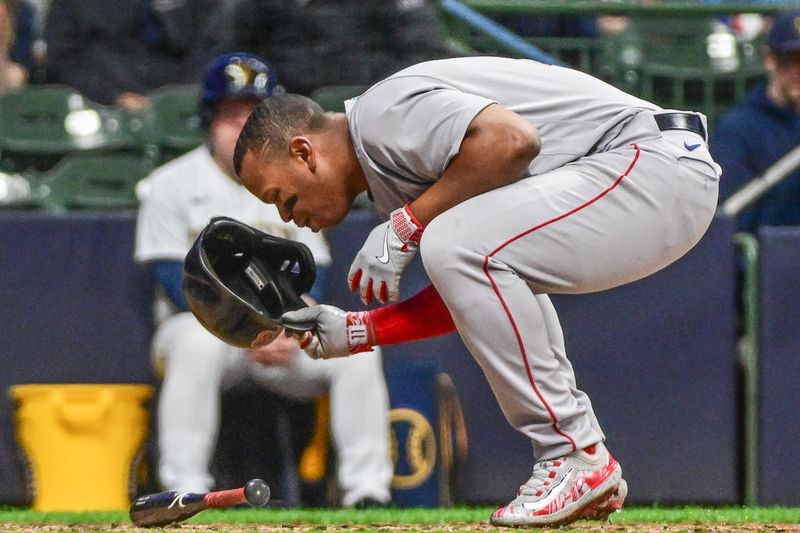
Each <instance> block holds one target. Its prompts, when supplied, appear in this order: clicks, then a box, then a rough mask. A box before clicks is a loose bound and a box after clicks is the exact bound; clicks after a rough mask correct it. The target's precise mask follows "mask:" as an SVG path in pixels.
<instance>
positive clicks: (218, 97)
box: [200, 52, 278, 126]
mask: <svg viewBox="0 0 800 533" xmlns="http://www.w3.org/2000/svg"><path fill="white" fill-rule="evenodd" d="M277 88H278V77H277V75H276V73H275V69H273V68H272V66H271V65H270V64H269V63H268V62H267V61H266V60H265V59H263V58H261V57H259V56H257V55H255V54H251V53H248V52H231V53H228V54H224V55H221V56H219V57H217V58H216V59H214V60H213V61H212V62H211V64H210V65H209V67H208V70H207V72H206V78H205V82H204V83H203V88H202V94H201V97H200V116H201V118H202V119H203V123H204V124H205V125H206V126H207V125H208V124H210V122H211V120H212V119H213V116H214V113H215V111H216V108H217V106H218V105H219V104H220V102H222V101H223V100H229V99H230V100H233V99H244V98H256V99H259V100H260V99H263V98H266V97H268V96H272V94H273V93H275V92H276V89H277Z"/></svg>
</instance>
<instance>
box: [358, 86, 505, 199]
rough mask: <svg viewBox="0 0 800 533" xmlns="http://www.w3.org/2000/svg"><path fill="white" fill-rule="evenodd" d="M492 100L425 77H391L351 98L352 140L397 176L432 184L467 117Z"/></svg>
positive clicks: (456, 144)
mask: <svg viewBox="0 0 800 533" xmlns="http://www.w3.org/2000/svg"><path fill="white" fill-rule="evenodd" d="M492 103H494V102H493V100H490V99H487V98H485V97H483V96H477V95H474V94H468V93H465V92H463V91H460V90H458V89H456V88H455V87H453V86H451V85H449V84H447V83H446V82H443V81H441V80H436V79H433V78H429V77H426V76H413V75H411V76H402V75H401V76H396V77H391V78H389V79H387V80H385V81H383V82H381V83H379V84H377V85H375V86H374V87H372V88H371V89H370V90H369V91H367V92H366V93H364V94H363V95H361V96H360V97H359V98H358V100H357V101H356V102H355V105H354V107H353V113H352V115H351V118H352V120H353V121H354V123H353V126H354V127H353V130H354V131H355V133H356V137H357V139H356V144H357V145H360V148H361V149H362V150H363V153H364V155H366V156H367V157H368V158H369V160H370V163H371V164H373V165H377V166H378V167H380V169H381V171H382V172H384V173H390V174H396V179H397V180H399V181H404V180H405V181H408V182H410V183H415V184H416V185H417V186H419V184H420V183H425V182H428V183H431V182H434V181H436V180H437V179H438V178H439V177H440V176H441V175H442V173H443V172H444V170H445V169H446V168H447V165H448V164H449V163H450V160H451V159H452V158H453V157H455V156H456V155H457V154H458V151H459V149H460V147H461V141H462V140H463V138H464V134H465V133H466V131H467V128H468V126H469V124H470V122H472V119H474V118H475V116H476V115H477V114H478V113H479V112H480V111H481V110H482V109H483V108H485V107H486V106H488V105H490V104H492ZM387 171H388V172H387Z"/></svg>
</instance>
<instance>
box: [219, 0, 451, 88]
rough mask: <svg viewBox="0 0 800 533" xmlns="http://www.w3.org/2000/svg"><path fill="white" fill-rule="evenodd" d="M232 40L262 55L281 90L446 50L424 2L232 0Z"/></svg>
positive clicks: (367, 78)
mask: <svg viewBox="0 0 800 533" xmlns="http://www.w3.org/2000/svg"><path fill="white" fill-rule="evenodd" d="M234 42H235V46H236V48H238V49H244V50H253V51H254V52H257V53H259V54H261V55H263V56H265V57H269V58H270V61H271V62H272V64H274V65H275V68H277V69H278V71H279V72H280V73H281V80H282V82H283V85H284V86H285V87H286V89H287V90H288V91H290V92H294V93H298V94H304V95H306V96H308V95H310V94H311V93H312V92H313V91H314V90H315V89H317V88H319V87H322V86H325V85H371V84H372V83H374V82H376V81H378V80H379V79H381V78H382V77H384V76H386V75H388V74H390V73H392V72H394V71H396V70H398V69H400V68H402V67H405V66H408V65H412V64H414V63H418V62H420V61H425V60H428V59H438V58H443V57H447V56H448V55H449V52H448V49H447V46H446V42H445V38H444V34H443V31H442V29H441V27H440V23H439V20H438V11H437V9H436V6H435V5H433V4H432V3H430V2H428V1H427V0H308V1H298V0H293V1H289V2H286V1H281V0H240V2H239V6H238V8H237V10H236V22H235V24H234Z"/></svg>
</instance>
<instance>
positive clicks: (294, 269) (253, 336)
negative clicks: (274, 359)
mask: <svg viewBox="0 0 800 533" xmlns="http://www.w3.org/2000/svg"><path fill="white" fill-rule="evenodd" d="M315 276H316V271H315V268H314V258H313V256H312V255H311V251H310V250H309V249H308V247H307V246H306V245H305V244H303V243H300V242H295V241H290V240H288V239H282V238H280V237H275V236H273V235H269V234H267V233H264V232H262V231H259V230H257V229H255V228H251V227H250V226H247V225H246V224H243V223H241V222H239V221H238V220H234V219H232V218H228V217H217V218H213V219H212V220H211V222H209V224H208V225H207V226H206V227H205V229H204V230H203V231H202V232H201V233H200V235H199V236H198V237H197V239H196V240H195V242H194V245H192V248H191V250H189V253H188V254H187V255H186V260H185V261H184V264H183V292H184V294H185V295H186V301H187V302H188V303H189V308H190V309H191V310H192V313H194V315H195V316H196V317H197V319H198V320H199V321H200V323H201V324H203V326H205V328H206V329H207V330H208V331H210V332H211V333H213V334H214V335H215V336H216V337H218V338H219V339H221V340H223V341H225V342H226V343H228V344H232V345H234V346H239V347H241V348H255V347H258V346H263V345H266V344H268V343H269V342H271V341H272V340H273V339H274V338H275V337H277V336H278V335H279V334H280V332H281V329H282V328H281V325H280V324H279V320H278V319H279V318H280V316H281V315H282V314H283V313H285V312H287V311H295V310H297V309H300V308H302V307H306V304H305V302H303V300H302V299H301V298H300V295H301V294H303V293H306V292H308V291H309V290H311V286H312V285H313V284H314V278H315Z"/></svg>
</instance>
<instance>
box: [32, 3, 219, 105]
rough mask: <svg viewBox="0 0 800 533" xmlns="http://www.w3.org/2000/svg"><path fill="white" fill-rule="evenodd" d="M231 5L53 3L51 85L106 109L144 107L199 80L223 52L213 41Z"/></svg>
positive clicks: (49, 21) (50, 19)
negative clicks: (154, 95)
mask: <svg viewBox="0 0 800 533" xmlns="http://www.w3.org/2000/svg"><path fill="white" fill-rule="evenodd" d="M229 4H230V2H217V1H216V0H53V1H52V3H51V5H50V7H49V10H48V14H47V20H46V24H45V40H46V43H47V72H48V81H49V82H53V83H62V84H65V85H69V86H71V87H74V88H75V89H77V90H78V91H80V92H82V93H83V94H84V95H86V96H87V97H89V98H90V99H92V100H94V101H96V102H99V103H102V104H118V105H121V106H123V107H126V108H128V109H132V110H136V109H140V108H142V107H144V106H146V105H147V104H148V100H147V97H146V94H147V93H148V92H149V91H150V90H151V89H154V88H156V87H159V86H162V85H165V84H169V83H194V82H199V81H200V79H199V78H200V77H201V76H202V72H203V69H204V68H205V65H207V64H208V61H209V60H210V59H211V58H212V57H214V55H216V54H218V53H219V52H220V51H222V50H220V49H219V48H217V47H216V42H217V41H216V40H215V39H213V38H209V35H212V34H213V33H216V32H219V33H218V35H220V37H219V42H222V40H223V39H224V37H222V35H224V34H225V32H226V30H225V28H224V27H223V28H220V27H218V26H212V22H216V21H217V20H218V19H217V13H218V12H219V10H227V9H229Z"/></svg>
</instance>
